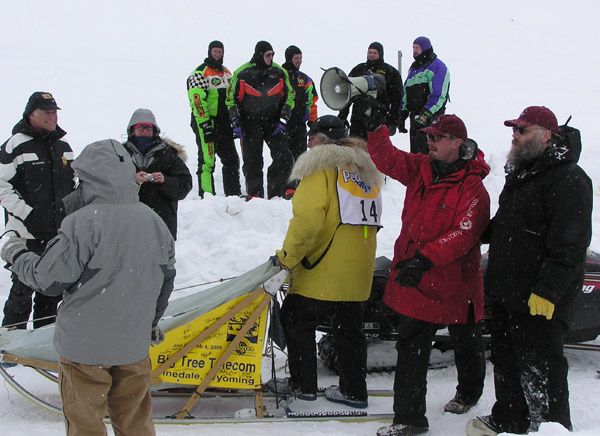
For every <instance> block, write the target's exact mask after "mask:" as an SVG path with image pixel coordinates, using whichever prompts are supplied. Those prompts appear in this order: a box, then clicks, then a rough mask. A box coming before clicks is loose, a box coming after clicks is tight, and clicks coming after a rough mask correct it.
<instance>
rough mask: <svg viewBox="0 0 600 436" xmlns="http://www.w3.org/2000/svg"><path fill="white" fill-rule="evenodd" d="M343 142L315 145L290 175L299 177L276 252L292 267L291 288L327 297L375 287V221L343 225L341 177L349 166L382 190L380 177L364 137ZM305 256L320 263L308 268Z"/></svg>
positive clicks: (353, 297) (352, 297)
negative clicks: (340, 195) (286, 224)
mask: <svg viewBox="0 0 600 436" xmlns="http://www.w3.org/2000/svg"><path fill="white" fill-rule="evenodd" d="M341 143H344V144H346V146H340V145H336V144H322V145H318V146H315V147H313V148H311V149H310V150H309V151H307V152H306V153H304V154H302V155H301V156H300V158H299V159H298V161H297V162H296V165H295V166H294V169H293V171H292V175H291V178H292V179H301V181H300V184H299V185H298V188H297V189H296V192H295V194H294V197H293V198H292V209H293V217H292V219H291V220H290V223H289V226H288V230H287V233H286V236H285V239H284V241H283V248H282V249H281V250H279V251H278V252H277V256H278V258H279V260H280V261H281V263H282V265H284V266H285V267H286V268H287V269H289V270H290V271H291V279H290V289H289V292H290V293H292V294H299V295H303V296H305V297H309V298H314V299H317V300H325V301H365V300H367V299H368V297H369V295H370V292H371V282H372V279H373V268H374V261H375V250H376V245H377V226H374V225H369V226H363V225H351V224H341V218H340V203H339V198H338V190H337V185H338V183H337V180H338V176H339V174H340V172H341V171H343V170H344V169H345V170H347V171H348V172H349V173H353V174H356V175H357V176H358V178H357V180H362V181H364V183H366V185H367V186H368V187H370V188H371V189H374V190H377V191H378V186H381V183H382V176H381V174H380V173H379V172H378V171H377V169H376V168H375V165H374V164H373V162H372V161H371V159H370V157H369V155H368V154H367V153H366V151H365V150H364V149H363V148H362V147H361V144H362V146H364V142H363V141H361V140H359V139H356V138H352V139H345V140H341ZM378 213H379V215H381V211H378ZM379 219H380V216H379ZM321 256H323V257H322V258H321V261H320V262H319V261H318V259H319V258H320V257H321ZM303 259H305V261H304V262H303ZM306 261H308V266H310V264H312V265H313V266H314V265H315V264H316V266H314V267H313V268H312V269H310V268H309V267H307V262H306Z"/></svg>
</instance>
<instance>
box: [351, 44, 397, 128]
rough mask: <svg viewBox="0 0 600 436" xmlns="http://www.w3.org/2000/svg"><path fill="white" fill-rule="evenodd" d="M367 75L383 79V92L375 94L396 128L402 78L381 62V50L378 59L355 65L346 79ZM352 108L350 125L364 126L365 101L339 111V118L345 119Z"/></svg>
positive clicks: (359, 101) (368, 106)
mask: <svg viewBox="0 0 600 436" xmlns="http://www.w3.org/2000/svg"><path fill="white" fill-rule="evenodd" d="M369 74H381V75H382V76H384V77H385V91H384V92H378V93H377V100H378V101H379V102H380V103H382V104H383V105H384V106H385V107H386V108H387V110H388V113H387V114H386V115H387V120H388V123H390V124H391V125H394V126H396V125H397V124H398V120H399V118H400V109H401V107H402V93H403V86H402V76H401V75H400V72H399V71H398V70H397V69H396V68H394V67H393V66H391V65H389V64H386V63H385V62H384V60H383V49H381V50H380V51H379V59H377V60H375V61H367V62H363V63H360V64H358V65H356V66H355V67H354V68H352V70H350V72H349V73H348V77H360V76H365V75H369ZM351 106H352V117H351V119H350V121H351V122H352V123H356V122H358V123H359V124H362V125H364V124H365V122H366V115H365V111H366V110H367V109H369V108H370V104H369V103H368V100H366V99H358V100H357V101H355V102H354V103H353V104H351V105H348V106H347V107H346V108H344V109H343V110H341V111H340V115H339V116H340V118H342V119H346V118H347V117H348V113H349V112H350V107H351Z"/></svg>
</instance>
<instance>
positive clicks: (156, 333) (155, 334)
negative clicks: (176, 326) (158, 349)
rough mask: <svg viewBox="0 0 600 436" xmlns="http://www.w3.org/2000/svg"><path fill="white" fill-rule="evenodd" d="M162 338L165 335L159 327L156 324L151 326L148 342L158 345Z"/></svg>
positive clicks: (163, 338)
mask: <svg viewBox="0 0 600 436" xmlns="http://www.w3.org/2000/svg"><path fill="white" fill-rule="evenodd" d="M164 340H165V335H164V334H163V332H162V330H161V329H160V327H159V326H157V325H155V326H154V327H152V333H150V343H151V344H152V345H158V344H160V343H161V342H162V341H164Z"/></svg>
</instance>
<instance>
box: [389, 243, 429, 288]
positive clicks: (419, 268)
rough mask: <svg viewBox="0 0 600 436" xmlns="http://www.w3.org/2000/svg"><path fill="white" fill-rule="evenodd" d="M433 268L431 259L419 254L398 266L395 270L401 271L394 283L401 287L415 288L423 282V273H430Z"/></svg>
mask: <svg viewBox="0 0 600 436" xmlns="http://www.w3.org/2000/svg"><path fill="white" fill-rule="evenodd" d="M432 266H433V264H432V263H431V261H430V260H429V259H427V258H426V257H425V256H423V255H422V254H420V253H419V252H417V253H416V254H415V256H414V257H411V258H410V259H407V260H403V261H401V262H398V263H397V264H396V266H395V267H394V269H397V270H399V271H398V275H397V276H396V279H395V280H394V281H395V282H396V283H398V284H399V285H400V286H406V287H408V288H414V287H415V286H417V285H418V284H419V283H420V282H421V278H422V277H423V273H424V272H425V271H429V270H430V269H431V267H432Z"/></svg>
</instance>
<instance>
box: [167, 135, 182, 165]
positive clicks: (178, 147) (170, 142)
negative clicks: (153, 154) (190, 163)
mask: <svg viewBox="0 0 600 436" xmlns="http://www.w3.org/2000/svg"><path fill="white" fill-rule="evenodd" d="M160 139H162V141H163V142H164V143H165V144H167V145H168V146H169V147H173V148H174V149H175V151H176V152H177V156H178V157H179V159H181V160H182V161H184V162H185V161H187V152H186V151H185V147H184V146H183V145H181V144H178V143H177V142H175V141H173V140H172V139H171V138H167V137H166V136H161V138H160Z"/></svg>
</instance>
